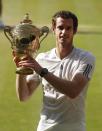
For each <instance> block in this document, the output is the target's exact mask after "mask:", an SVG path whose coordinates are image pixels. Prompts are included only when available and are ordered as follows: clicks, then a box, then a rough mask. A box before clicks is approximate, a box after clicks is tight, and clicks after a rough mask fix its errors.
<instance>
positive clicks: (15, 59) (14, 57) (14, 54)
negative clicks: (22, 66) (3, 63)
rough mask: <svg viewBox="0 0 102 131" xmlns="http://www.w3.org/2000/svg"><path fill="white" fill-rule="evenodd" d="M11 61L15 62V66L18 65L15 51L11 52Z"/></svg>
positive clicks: (18, 59)
mask: <svg viewBox="0 0 102 131" xmlns="http://www.w3.org/2000/svg"><path fill="white" fill-rule="evenodd" d="M12 55H13V61H14V62H15V64H16V66H17V67H19V62H20V58H19V57H17V56H16V53H15V51H13V52H12Z"/></svg>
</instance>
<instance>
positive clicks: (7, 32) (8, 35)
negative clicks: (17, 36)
mask: <svg viewBox="0 0 102 131" xmlns="http://www.w3.org/2000/svg"><path fill="white" fill-rule="evenodd" d="M12 28H13V27H10V26H5V28H4V34H5V36H6V38H7V39H8V40H9V41H10V43H11V48H13V41H12V40H13V36H12V33H11V29H12Z"/></svg>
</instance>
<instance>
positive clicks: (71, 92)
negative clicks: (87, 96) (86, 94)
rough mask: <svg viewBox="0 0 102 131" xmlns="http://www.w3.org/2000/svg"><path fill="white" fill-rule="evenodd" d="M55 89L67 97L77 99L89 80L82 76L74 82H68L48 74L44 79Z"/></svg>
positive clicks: (78, 76) (77, 77)
mask: <svg viewBox="0 0 102 131" xmlns="http://www.w3.org/2000/svg"><path fill="white" fill-rule="evenodd" d="M44 78H45V79H46V80H47V81H48V82H49V83H50V84H51V85H52V86H53V87H54V88H55V89H57V90H58V91H59V92H61V93H63V94H65V95H67V96H68V97H70V98H75V97H76V96H78V95H79V93H80V92H81V91H82V89H83V88H84V87H85V85H86V83H87V81H88V80H87V79H85V78H83V77H82V76H81V75H77V76H76V77H75V79H73V80H72V81H68V80H65V79H62V78H59V77H57V76H55V75H53V74H52V73H50V72H49V73H48V74H47V75H46V76H45V77H44Z"/></svg>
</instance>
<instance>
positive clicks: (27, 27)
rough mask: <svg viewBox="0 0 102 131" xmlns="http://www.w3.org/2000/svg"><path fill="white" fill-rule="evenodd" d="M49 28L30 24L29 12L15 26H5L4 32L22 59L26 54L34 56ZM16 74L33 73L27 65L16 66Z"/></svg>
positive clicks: (16, 53)
mask: <svg viewBox="0 0 102 131" xmlns="http://www.w3.org/2000/svg"><path fill="white" fill-rule="evenodd" d="M48 33H49V28H48V27H47V26H44V27H42V28H38V27H36V26H35V25H33V24H32V20H30V19H29V14H28V13H27V14H26V15H25V16H24V19H23V20H22V21H21V22H20V23H19V24H18V25H16V26H5V28H4V34H5V36H6V37H7V39H8V40H9V41H10V43H11V48H12V50H13V51H14V52H15V55H16V56H17V57H18V58H19V59H20V60H22V59H24V58H25V57H26V56H27V55H30V56H31V57H32V58H34V57H35V56H36V53H37V51H38V49H39V48H40V43H41V42H42V41H43V40H44V39H45V38H46V37H47V35H48ZM16 73H17V74H23V75H28V74H33V70H32V69H31V68H28V67H18V68H17V69H16Z"/></svg>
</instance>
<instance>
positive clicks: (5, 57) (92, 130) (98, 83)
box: [0, 0, 102, 131]
mask: <svg viewBox="0 0 102 131" xmlns="http://www.w3.org/2000/svg"><path fill="white" fill-rule="evenodd" d="M63 9H64V10H71V11H73V12H74V13H75V14H76V15H77V16H78V19H79V28H80V27H81V26H82V29H83V30H85V29H86V26H89V27H90V26H95V27H97V28H98V29H99V31H102V28H101V27H102V1H101V0H3V14H2V20H3V21H4V23H5V24H6V25H15V24H18V23H19V22H20V21H21V20H22V18H23V16H24V15H25V13H29V14H30V18H31V19H32V20H33V24H35V25H37V26H41V27H42V26H44V25H47V26H49V27H51V17H52V15H53V14H54V13H55V12H56V11H58V10H63ZM74 43H75V46H76V47H79V48H83V49H85V50H89V51H91V52H92V53H93V54H94V55H95V57H96V68H95V72H94V75H93V78H92V81H91V83H90V86H89V90H88V96H87V101H86V122H87V131H102V76H101V74H102V70H101V67H102V62H101V57H102V54H101V52H102V36H101V34H100V35H99V34H77V35H76V36H75V39H74ZM54 45H55V39H54V38H53V34H52V33H50V34H49V36H48V37H47V38H46V40H44V42H42V44H41V48H40V50H39V52H42V51H46V50H48V49H50V48H52V47H53V46H54ZM15 69H16V66H15V64H14V62H13V60H12V50H11V47H10V43H9V41H8V40H7V39H6V37H5V36H4V34H3V32H0V131H36V127H37V124H38V121H39V114H40V110H41V106H42V89H41V87H39V88H38V89H37V91H36V92H35V94H33V95H32V97H31V98H30V99H29V100H28V101H27V102H25V103H21V102H19V100H18V98H17V96H16V89H15V78H16V75H15Z"/></svg>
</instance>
